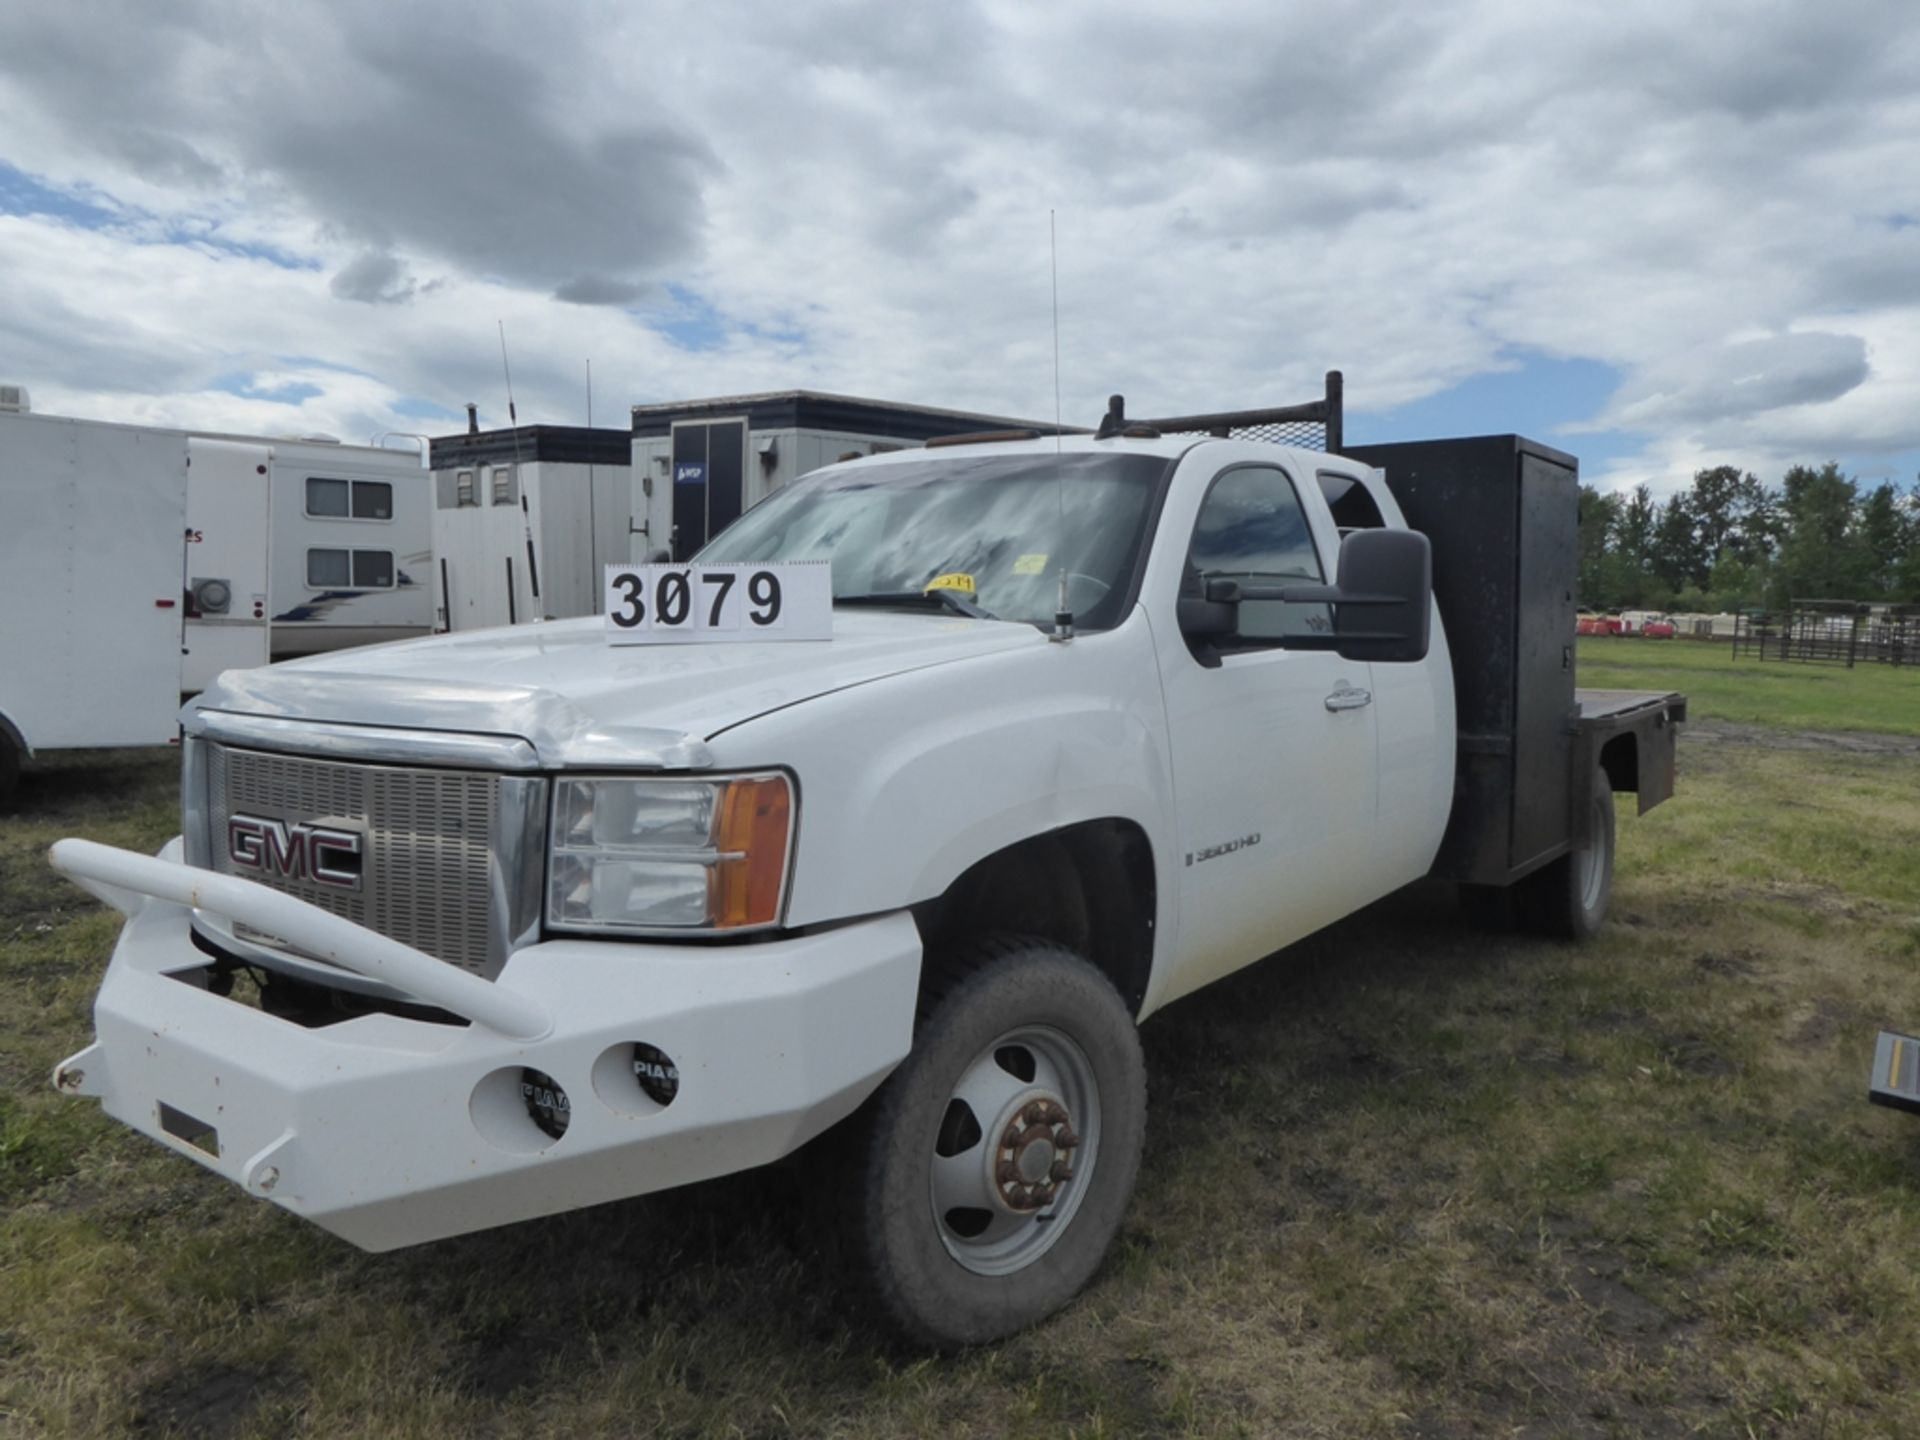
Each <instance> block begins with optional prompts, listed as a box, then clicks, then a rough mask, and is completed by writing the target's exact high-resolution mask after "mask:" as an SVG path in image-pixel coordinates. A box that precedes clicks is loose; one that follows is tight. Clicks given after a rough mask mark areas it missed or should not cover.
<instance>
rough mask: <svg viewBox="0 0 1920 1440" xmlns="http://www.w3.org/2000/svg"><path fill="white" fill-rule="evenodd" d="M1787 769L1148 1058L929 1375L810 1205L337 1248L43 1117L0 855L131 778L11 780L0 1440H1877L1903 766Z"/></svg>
mask: <svg viewBox="0 0 1920 1440" xmlns="http://www.w3.org/2000/svg"><path fill="white" fill-rule="evenodd" d="M1628 643H1632V642H1628ZM1609 653H1610V652H1609ZM1658 653H1659V655H1660V656H1661V657H1662V658H1661V659H1658V660H1655V661H1652V662H1650V665H1651V666H1652V667H1655V668H1657V667H1658V666H1659V665H1661V664H1665V663H1668V662H1667V661H1666V660H1665V658H1664V657H1666V656H1668V655H1671V656H1674V657H1676V658H1686V657H1690V656H1693V655H1695V654H1697V653H1699V652H1695V651H1693V650H1692V649H1691V647H1684V646H1680V645H1675V646H1671V647H1664V648H1663V649H1661V650H1660V651H1659V652H1658ZM1590 654H1591V651H1588V650H1585V649H1583V665H1582V671H1583V674H1582V680H1583V682H1585V683H1593V680H1594V677H1593V675H1592V674H1591V673H1590V671H1589V668H1588V667H1589V662H1588V661H1587V659H1586V658H1585V657H1587V656H1589V655H1590ZM1680 668H1684V667H1680ZM1638 673H1645V672H1644V671H1641V672H1638ZM1606 683H1616V682H1613V681H1611V680H1609V681H1608V682H1606ZM1631 683H1635V684H1640V683H1644V682H1642V681H1640V680H1639V679H1637V678H1636V679H1635V680H1634V681H1633V682H1631ZM1655 683H1659V684H1665V683H1668V682H1655ZM1793 740H1794V737H1793V736H1792V735H1791V734H1790V733H1787V732H1779V733H1777V734H1775V733H1770V732H1764V731H1756V732H1751V733H1733V734H1723V735H1720V736H1719V737H1717V738H1714V739H1711V740H1708V739H1705V738H1700V739H1695V740H1692V741H1683V747H1682V756H1681V777H1680V790H1679V793H1678V794H1677V795H1676V797H1675V799H1674V800H1673V801H1672V802H1671V803H1669V804H1668V805H1665V806H1663V807H1661V808H1660V809H1659V810H1657V811H1655V812H1654V813H1653V814H1651V815H1649V816H1647V817H1645V818H1644V819H1640V820H1635V819H1633V818H1631V806H1630V805H1624V804H1623V805H1622V806H1621V825H1620V833H1621V841H1622V851H1621V858H1620V865H1619V873H1618V877H1617V889H1616V893H1615V900H1614V907H1615V908H1614V913H1613V918H1612V922H1611V923H1610V925H1609V926H1608V928H1607V930H1606V931H1605V932H1604V933H1603V934H1602V935H1601V937H1600V938H1599V939H1598V940H1597V941H1596V942H1595V943H1593V944H1591V945H1588V946H1585V947H1581V948H1572V947H1567V946H1563V945H1558V944H1552V943H1548V942H1544V941H1538V940H1532V939H1526V938H1520V937H1512V936H1507V937H1488V936H1485V935H1481V934H1478V933H1476V932H1474V931H1471V930H1469V929H1468V928H1467V927H1466V926H1465V925H1464V924H1463V923H1462V922H1461V920H1460V919H1459V917H1458V915H1457V913H1456V911H1455V909H1454V908H1453V906H1452V904H1451V900H1450V897H1449V896H1447V895H1446V894H1445V893H1444V892H1443V891H1441V890H1439V889H1437V888H1436V887H1416V888H1415V889H1414V890H1412V891H1409V892H1407V893H1405V894H1403V895H1402V896H1400V897H1397V898H1396V899H1394V900H1393V901H1390V902H1388V903H1387V904H1385V905H1382V906H1379V907H1376V908H1375V909H1374V910H1372V911H1369V912H1368V913H1366V914H1364V915H1362V916H1358V917H1355V918H1354V919H1352V920H1349V921H1347V922H1345V923H1343V924H1341V925H1339V926H1337V927H1335V928H1334V929H1332V930H1330V931H1328V932H1325V933H1324V934H1322V935H1321V936H1318V937H1316V938H1315V939H1314V940H1312V941H1310V942H1308V943H1307V944H1305V945H1303V946H1300V947H1297V948H1296V949H1295V950H1294V951H1293V952H1290V953H1289V954H1288V955H1286V956H1284V957H1280V958H1277V959H1275V960H1273V961H1270V962H1267V963H1265V964H1263V965H1260V966H1256V967H1254V968H1253V969H1251V970H1248V971H1246V972H1243V973H1242V974H1240V975H1238V976H1236V977H1233V978H1231V979H1229V980H1227V981H1225V982H1223V983H1221V984H1220V985H1217V986H1214V987H1211V988H1209V989H1208V990H1206V991H1203V992H1201V993H1200V994H1198V995H1196V996H1194V997H1192V998H1191V999H1189V1000H1186V1001H1183V1002H1182V1003H1180V1004H1178V1005H1176V1006H1173V1007H1172V1008H1170V1009H1169V1010H1168V1011H1166V1012H1164V1013H1163V1014H1162V1015H1160V1016H1158V1017H1156V1018H1155V1019H1153V1020H1152V1021H1150V1022H1149V1024H1148V1025H1147V1027H1146V1029H1145V1031H1144V1032H1143V1037H1144V1039H1145V1041H1146V1045H1147V1050H1148V1058H1149V1065H1150V1074H1151V1084H1152V1095H1153V1110H1152V1116H1151V1121H1150V1128H1149V1137H1148V1144H1147V1152H1146V1159H1145V1164H1144V1168H1143V1173H1142V1177H1141V1183H1140V1188H1139V1193H1138V1195H1137V1197H1136V1200H1135V1203H1134V1206H1133V1208H1132V1211H1131V1213H1130V1216H1129V1218H1128V1220H1127V1223H1126V1226H1125V1229H1124V1230H1123V1233H1122V1235H1121V1238H1120V1241H1119V1244H1118V1245H1117V1247H1116V1250H1115V1253H1114V1255H1113V1257H1112V1258H1111V1260H1110V1261H1109V1263H1108V1264H1107V1266H1106V1267H1105V1269H1104V1271H1103V1272H1102V1274H1101V1275H1100V1277H1099V1278H1098V1280H1097V1281H1096V1283H1095V1284H1094V1286H1093V1287H1092V1289H1091V1290H1090V1291H1089V1293H1088V1294H1087V1295H1086V1296H1085V1297H1084V1298H1083V1299H1082V1300H1081V1301H1080V1302H1078V1303H1077V1304H1075V1305H1074V1306H1073V1307H1072V1308H1070V1309H1069V1310H1068V1311H1067V1312H1066V1313H1064V1314H1063V1315H1061V1316H1059V1317H1058V1318H1056V1319H1055V1320H1054V1321H1052V1322H1050V1323H1048V1324H1046V1325H1044V1326H1041V1327H1040V1328H1038V1329H1036V1330H1034V1331H1032V1332H1030V1333H1028V1334H1025V1335H1021V1336H1018V1337H1016V1338H1014V1339H1012V1340H1010V1341H1008V1342H1006V1343H1004V1344H1002V1345H999V1346H995V1347H992V1348H989V1349H984V1350H980V1351H975V1352H970V1353H967V1354H963V1355H960V1356H957V1357H950V1358H944V1359H929V1358H925V1357H919V1356H914V1355H910V1354H904V1353H901V1352H899V1351H897V1350H895V1349H893V1348H891V1347H890V1346H889V1344H888V1343H887V1341H886V1338H885V1337H884V1336H883V1335H881V1334H879V1333H877V1332H876V1331H875V1330H874V1328H873V1327H872V1326H871V1325H870V1323H869V1322H868V1321H867V1320H866V1319H865V1318H864V1317H863V1316H861V1315H859V1314H857V1313H854V1312H853V1311H852V1310H851V1309H850V1308H849V1307H848V1306H847V1305H846V1304H845V1303H844V1302H843V1301H842V1300H841V1299H840V1298H839V1294H840V1291H839V1286H838V1283H837V1277H836V1275H835V1274H834V1271H833V1261H832V1259H831V1257H830V1255H829V1254H828V1253H827V1252H826V1251H824V1250H823V1249H822V1248H821V1246H820V1245H819V1243H818V1236H819V1224H820V1219H821V1216H822V1215H823V1213H825V1212H826V1211H829V1210H830V1209H831V1207H832V1203H833V1198H834V1193H835V1186H836V1183H837V1182H836V1178H835V1177H834V1176H833V1175H832V1174H831V1173H827V1174H821V1173H819V1172H817V1171H814V1170H810V1169H808V1168H807V1167H805V1166H804V1165H795V1166H783V1167H777V1168H775V1169H772V1170H768V1171H764V1172H760V1173H757V1174H751V1175H745V1176H740V1177H737V1178H735V1179H732V1180H727V1181H723V1182H718V1183H714V1184H710V1185H705V1186H700V1187H697V1188H695V1189H692V1190H688V1191H683V1192H675V1193H668V1194H663V1195H657V1196H652V1197H648V1198H646V1199H642V1200H638V1201H633V1202H630V1203H625V1204H618V1205H610V1206H602V1207H599V1208H597V1209H594V1210H590V1211H585V1212H581V1213H577V1214H573V1215H568V1216H561V1217H557V1218H555V1219H552V1220H547V1221H540V1222H534V1223H529V1224H525V1225H519V1226H514V1227H511V1228H508V1229H505V1230H500V1231H496V1232H491V1233H488V1234H482V1235H475V1236H469V1237H466V1238H463V1239H457V1240H451V1241H445V1242H442V1243H439V1244H435V1245H430V1246H425V1247H421V1248H419V1249H415V1250H409V1251H402V1252H398V1253H395V1254H391V1255H385V1256H369V1255H364V1254H361V1253H359V1252H357V1251H355V1250H353V1249H352V1248H350V1247H348V1246H346V1245H344V1244H342V1243H339V1242H337V1241H334V1240H333V1239H331V1238H329V1237H328V1236H326V1235H324V1234H322V1233H321V1232H319V1231H317V1230H315V1229H313V1228H311V1227H309V1226H306V1225H303V1224H302V1223H300V1222H298V1221H296V1220H293V1219H292V1218H290V1217H288V1216H286V1215H284V1214H282V1213H281V1212H279V1211H277V1210H274V1209H273V1208H272V1207H270V1206H267V1205H263V1204H260V1203H258V1202H255V1201H252V1200H250V1199H248V1198H247V1197H245V1196H244V1195H242V1194H241V1193H240V1192H238V1191H237V1190H235V1189H234V1188H233V1187H231V1186H229V1185H227V1184H226V1183H224V1182H222V1181H219V1180H216V1179H214V1178H213V1177H212V1176H210V1175H208V1174H206V1173H205V1172H203V1171H201V1170H200V1169H199V1168H198V1167H196V1166H194V1165H193V1164H191V1163H190V1162H188V1161H186V1160H184V1159H181V1158H179V1157H176V1156H174V1155H172V1154H170V1153H167V1152H165V1151H163V1150H162V1149H160V1148H159V1147H158V1146H155V1145H153V1144H150V1143H149V1142H147V1141H145V1140H142V1139H140V1138H139V1137H137V1136H134V1135H133V1134H131V1133H130V1132H128V1131H126V1130H124V1129H122V1128H121V1127H119V1126H117V1125H115V1124H113V1123H111V1122H109V1121H107V1120H105V1119H103V1118H102V1117H101V1116H100V1115H99V1113H98V1111H97V1110H96V1109H95V1108H94V1107H93V1106H92V1105H91V1104H89V1103H86V1102H76V1101H72V1100H67V1099H63V1098H61V1097H58V1096H56V1095H54V1094H53V1093H52V1092H51V1091H50V1090H49V1089H48V1087H47V1082H46V1076H47V1072H48V1070H49V1069H50V1067H51V1066H52V1064H53V1063H54V1062H55V1061H57V1060H58V1059H59V1058H60V1057H61V1056H63V1055H65V1054H66V1053H69V1052H70V1051H72V1050H74V1049H77V1048H79V1047H80V1046H81V1045H83V1044H84V1043H86V1041H87V1039H88V1038H89V1034H90V1027H89V1021H88V1014H87V1008H88V1004H89V1001H90V998H91V993H92V990H93V987H94V985H95V984H96V983H97V979H98V975H99V970H100V967H101V964H102V962H103V960H104V958H105V955H106V953H107V951H108V949H109V947H110V945H111V943H112V938H113V934H114V928H115V927H114V923H113V918H112V917H111V916H110V915H107V914H104V913H102V912H101V911H99V910H98V909H97V908H95V907H93V906H91V904H90V903H89V902H88V901H87V900H86V899H85V897H83V896H81V895H80V894H79V892H77V891H74V890H72V889H70V888H69V887H65V886H63V885H62V884H60V883H59V882H56V881H55V880H54V879H53V878H52V877H51V876H50V875H48V874H47V873H46V872H45V871H44V869H43V868H41V862H40V860H39V858H38V857H39V853H40V851H41V850H42V848H43V847H44V844H45V843H46V842H47V841H48V840H49V839H51V838H54V837H55V836H57V835H59V834H62V833H69V832H78V833H87V834H91V835H96V836H102V837H106V838H112V839H116V840H118V841H121V842H122V843H129V844H139V845H142V846H146V847H149V848H150V847H151V846H153V845H155V844H157V843H158V842H159V841H160V840H161V839H163V838H164V837H165V835H166V834H167V833H169V831H170V830H171V828H172V814H173V799H172V785H173V779H172V767H171V763H170V762H169V761H168V760H167V759H165V758H164V757H163V758H160V759H156V760H138V759H128V758H123V759H119V760H116V761H114V762H112V763H111V764H110V765H109V766H108V767H107V768H105V769H104V770H102V771H100V772H98V773H97V774H95V773H90V772H89V771H88V770H87V769H86V767H85V766H83V765H80V764H77V763H73V764H69V765H67V766H64V767H62V768H61V769H59V770H56V771H54V772H52V773H51V774H42V775H39V776H35V777H32V778H31V779H30V781H29V782H28V784H27V786H26V787H25V788H24V790H23V792H22V795H21V798H20V801H19V802H18V805H17V807H16V810H15V812H14V813H12V814H10V815H8V816H7V817H6V818H4V819H0V986H3V987H4V994H5V996H6V1003H5V1005H4V1006H0V1433H5V1434H8V1435H15V1434H18V1435H22V1436H38V1435H47V1436H67V1435H114V1434H130V1433H137V1434H180V1435H202V1434H213V1435H230V1436H280V1435H289V1434H306V1435H325V1436H334V1435H370V1436H372V1435H377V1436H382V1437H385V1436H423V1437H424V1436H468V1435H499V1436H522V1435H525V1436H573V1435H588V1434H619V1435H628V1434H633V1435H662V1436H666V1435H673V1436H712V1437H742V1436H752V1437H772V1436H783V1435H807V1436H812V1435H833V1436H848V1437H892V1436H901V1435H916V1436H946V1435H996V1436H998V1435H1006V1436H1016V1437H1026V1436H1031V1437H1041V1436H1060V1435H1076V1436H1085V1437H1105V1436H1131V1435H1142V1434H1146V1435H1167V1436H1183V1435H1240V1436H1248V1437H1267V1436H1276V1435H1316V1436H1338V1437H1426V1440H1438V1437H1453V1436H1461V1437H1465V1436H1481V1435H1485V1436H1507V1435H1528V1436H1562V1435H1567V1436H1617V1437H1643V1436H1676V1437H1677V1436H1683V1435H1695V1434H1699V1435H1711V1436H1721V1435H1725V1436H1748V1435H1752V1436H1800V1435H1805V1436H1810V1437H1811V1436H1819V1437H1831V1440H1844V1437H1864V1436H1900V1435H1912V1434H1916V1433H1920V1386H1916V1385H1915V1383H1914V1377H1915V1376H1916V1375H1920V1325H1917V1324H1916V1323H1915V1322H1914V1317H1915V1316H1916V1315H1920V1117H1913V1116H1905V1115H1899V1114H1894V1113H1891V1112H1887V1111H1883V1110H1878V1109H1874V1108H1872V1107H1869V1106H1868V1105H1867V1104H1866V1103H1865V1087H1866V1068H1867V1065H1868V1062H1869V1059H1870V1057H1871V1053H1872V1043H1873V1036H1874V1032H1875V1030H1876V1029H1877V1028H1878V1027H1879V1026H1881V1025H1898V1026H1904V1027H1907V1028H1909V1029H1911V1028H1913V1027H1914V1026H1916V1025H1920V755H1915V754H1911V753H1909V754H1898V753H1855V752H1852V751H1847V750H1839V749H1833V748H1819V747H1808V746H1803V745H1795V744H1794V743H1793Z"/></svg>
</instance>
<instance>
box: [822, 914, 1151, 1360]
mask: <svg viewBox="0 0 1920 1440" xmlns="http://www.w3.org/2000/svg"><path fill="white" fill-rule="evenodd" d="M1146 1101H1147V1096H1146V1066H1145V1062H1144V1060H1143V1058H1142V1056H1141V1052H1140V1040H1139V1035H1138V1033H1137V1031H1136V1030H1135V1028H1134V1023H1133V1017H1132V1016H1131V1015H1130V1014H1128V1012H1127V1008H1126V1006H1125V1005H1124V1004H1123V1003H1122V1002H1121V999H1120V996H1119V994H1118V993H1117V992H1116V991H1115V990H1114V988H1113V986H1112V984H1111V983H1110V982H1109V981H1108V980H1107V978H1106V976H1104V975H1102V974H1101V973H1100V972H1099V971H1098V970H1096V969H1095V968H1094V967H1093V966H1092V965H1090V964H1088V963H1087V962H1086V961H1085V960H1083V959H1081V958H1080V957H1079V956H1078V955H1075V954H1074V953H1073V952H1072V951H1070V950H1067V949H1065V948H1063V947H1061V946H1059V945H1055V944H1053V943H1051V942H1049V941H1044V940H1036V939H1029V938H1024V937H1018V936H1000V937H992V938H988V939H984V940H977V941H974V942H971V943H969V944H967V945H965V946H963V947H961V948H960V949H959V950H957V951H956V952H954V953H953V954H952V955H950V956H949V957H947V959H946V961H945V962H944V963H943V964H942V965H941V967H940V970H939V972H938V973H937V974H936V975H935V976H934V978H933V979H931V980H930V981H929V984H928V987H927V990H926V993H925V994H924V995H923V997H922V1003H921V1020H920V1025H919V1031H918V1033H917V1034H916V1035H915V1037H914V1043H913V1050H912V1051H911V1053H909V1055H908V1056H907V1058H906V1060H905V1061H903V1062H902V1063H901V1065H900V1067H899V1068H898V1069H897V1070H895V1071H894V1072H893V1074H892V1075H890V1076H889V1077H888V1078H887V1081H886V1083H885V1084H884V1085H882V1086H881V1088H880V1091H879V1094H878V1095H877V1096H876V1097H875V1099H874V1101H873V1102H872V1103H871V1105H870V1106H869V1108H868V1110H867V1111H866V1112H865V1113H864V1114H863V1116H862V1118H861V1121H860V1122H859V1123H860V1125H861V1126H862V1128H861V1129H860V1131H859V1132H858V1135H857V1139H856V1151H855V1156H854V1163H855V1164H856V1165H857V1167H858V1171H859V1176H858V1179H859V1184H858V1186H857V1187H856V1189H855V1194H854V1202H855V1203H854V1204H853V1205H852V1206H851V1207H849V1213H848V1219H849V1221H850V1225H851V1230H852V1233H851V1235H850V1236H849V1240H850V1248H851V1250H852V1253H853V1256H854V1258H855V1259H856V1260H857V1262H858V1263H859V1265H860V1267H861V1269H862V1270H863V1272H864V1274H865V1278H866V1280H867V1282H868V1287H869V1289H870V1290H871V1291H872V1293H873V1295H874V1296H875V1298H876V1299H877V1300H878V1301H879V1304H880V1307H881V1309H882V1310H883V1311H884V1312H885V1313H886V1314H887V1315H888V1316H889V1317H890V1318H891V1319H892V1320H893V1321H894V1323H895V1324H896V1325H897V1326H898V1327H899V1328H900V1329H901V1330H902V1332H904V1333H905V1334H906V1335H908V1336H909V1337H911V1338H912V1339H913V1340H915V1341H916V1342H918V1343H921V1344H928V1345H934V1346H956V1345H971V1344H978V1343H980V1342H983V1341H988V1340H995V1339H998V1338H1000V1337H1001V1336H1003V1335H1009V1334H1012V1333H1013V1332H1014V1331H1016V1330H1020V1329H1022V1328H1024V1327H1026V1326H1028V1325H1031V1324H1033V1323H1034V1322H1035V1321H1038V1320H1041V1319H1044V1318H1045V1317H1046V1316H1048V1315H1051V1314H1052V1313H1053V1312H1054V1311H1056V1310H1058V1309H1059V1308H1060V1307H1061V1306H1063V1305H1065V1304H1066V1303H1067V1302H1068V1301H1069V1300H1071V1299H1072V1298H1073V1297H1074V1295H1076V1294H1077V1293H1078V1292H1079V1291H1080V1289H1081V1288H1082V1287H1083V1286H1084V1285H1085V1284H1086V1283H1087V1281H1088V1280H1090V1279H1091V1278H1092V1277H1093V1273H1094V1271H1095V1270H1096V1269H1098V1268H1099V1265H1100V1261H1101V1259H1102V1258H1103V1257H1104V1256H1105V1254H1106V1252H1107V1248H1108V1246H1109V1245H1111V1244H1112V1242H1113V1237H1114V1236H1115V1234H1116V1233H1118V1231H1119V1228H1120V1222H1121V1219H1122V1218H1123V1217H1124V1216H1125V1214H1126V1208H1127V1201H1128V1199H1129V1197H1130V1196H1131V1195H1132V1193H1133V1182H1134V1178H1135V1176H1136V1175H1137V1174H1138V1172H1139V1168H1140V1148H1141V1142H1142V1140H1143V1138H1144V1136H1145V1133H1146Z"/></svg>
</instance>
